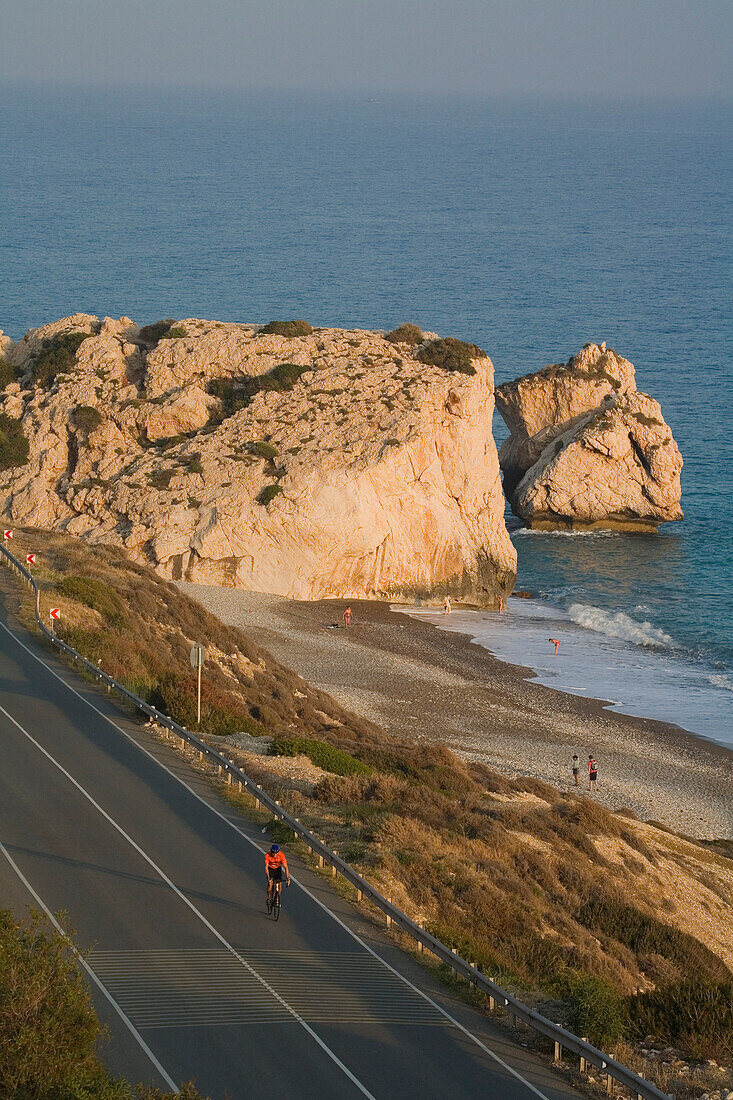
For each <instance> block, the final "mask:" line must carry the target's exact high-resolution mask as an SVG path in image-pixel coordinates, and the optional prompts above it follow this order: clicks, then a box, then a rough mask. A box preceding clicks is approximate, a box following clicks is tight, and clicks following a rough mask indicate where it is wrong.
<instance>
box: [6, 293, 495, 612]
mask: <svg viewBox="0 0 733 1100" xmlns="http://www.w3.org/2000/svg"><path fill="white" fill-rule="evenodd" d="M155 335H156V334H154V335H152V336H151V334H150V332H146V330H142V332H141V330H139V329H138V327H137V325H135V324H134V323H133V322H131V321H130V320H129V319H127V318H121V319H120V320H119V321H113V320H111V319H109V318H107V319H105V320H104V322H102V323H100V322H99V321H98V320H97V318H95V317H90V316H88V315H85V314H77V315H75V316H74V317H70V318H66V319H64V320H62V321H58V322H55V323H54V324H52V325H47V326H44V327H43V328H41V329H38V330H35V331H33V332H31V333H29V334H27V335H26V337H24V338H23V340H22V341H20V342H19V343H17V344H15V345H13V346H10V347H6V350H5V356H6V358H7V360H8V361H9V362H10V363H11V364H12V365H13V366H14V367H15V369H16V372H17V373H19V374H20V378H19V381H18V382H11V383H10V384H9V385H8V386H7V387H6V389H5V390H4V391H3V393H2V395H1V396H2V405H1V408H2V411H3V412H4V414H5V415H6V416H7V417H9V418H12V419H15V420H17V421H19V422H20V424H21V426H22V431H23V433H24V434H25V436H26V437H27V439H28V442H29V448H30V453H29V456H28V462H27V463H26V464H24V465H22V466H16V467H14V468H9V469H5V470H2V471H0V498H1V499H3V501H4V508H5V514H6V515H7V516H8V517H12V518H13V519H14V520H16V521H18V522H20V523H23V524H27V525H35V526H39V527H49V528H57V529H60V530H65V531H67V532H69V533H70V534H74V535H77V536H81V537H84V538H88V539H90V540H92V541H95V542H107V543H113V544H116V545H120V546H123V547H124V548H125V549H126V550H127V551H128V553H130V554H131V555H132V556H133V558H135V559H136V560H140V561H145V562H148V563H150V564H152V565H153V566H154V567H155V568H156V570H157V571H158V572H159V573H160V574H161V575H162V576H165V577H169V578H179V577H186V578H188V579H190V580H193V581H197V582H199V583H204V584H223V585H230V586H236V587H241V588H247V589H250V590H253V591H266V592H274V593H278V594H281V595H285V596H291V597H295V598H299V599H318V598H322V597H327V596H332V597H333V596H339V597H348V598H358V597H364V598H370V597H371V598H374V597H376V598H389V599H392V598H394V599H399V598H409V597H412V596H415V595H420V596H422V597H425V598H430V597H431V596H432V597H434V598H440V599H442V596H443V594H444V593H445V592H451V593H453V594H454V595H455V596H457V597H461V598H464V599H467V600H472V601H475V602H477V603H480V604H491V603H493V602H494V600H495V599H496V596H497V594H498V593H499V592H503V593H507V592H508V591H510V590H511V587H512V585H513V583H514V578H515V572H516V556H515V553H514V549H513V547H512V545H511V542H510V540H509V537H508V535H507V532H506V528H505V526H504V520H503V508H504V500H503V494H502V489H501V482H500V477H499V465H498V459H497V454H496V448H495V445H494V441H493V437H492V434H491V415H492V411H493V367H492V365H491V362H490V360H489V359H487V358H476V359H474V360H473V362H472V366H473V369H474V371H475V373H473V374H466V373H457V372H449V371H446V370H444V369H442V368H441V367H437V366H430V365H427V364H425V363H423V362H420V361H419V360H418V359H417V358H416V357H415V356H416V353H418V352H419V346H411V345H407V344H394V343H390V342H389V341H387V340H386V339H385V338H384V337H383V336H381V335H379V334H377V333H372V332H364V331H343V330H336V329H318V330H315V331H313V332H312V333H310V334H308V335H304V336H299V337H284V336H279V335H265V334H262V335H260V334H258V326H255V325H238V324H220V323H215V322H212V321H202V320H196V319H187V320H184V321H179V322H176V324H175V326H174V327H172V328H171V329H170V331H169V332H168V333H165V334H164V335H163V338H160V339H158V340H157V343H156V342H155ZM59 349H61V350H60V351H59ZM57 353H58V354H57ZM54 355H55V356H56V358H54ZM49 356H50V360H51V361H50V363H49ZM59 363H60V365H61V367H62V369H61V370H59V369H58V366H59Z"/></svg>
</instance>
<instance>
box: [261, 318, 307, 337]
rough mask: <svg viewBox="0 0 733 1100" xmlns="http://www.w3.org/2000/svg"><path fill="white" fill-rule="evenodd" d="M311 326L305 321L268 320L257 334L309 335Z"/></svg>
mask: <svg viewBox="0 0 733 1100" xmlns="http://www.w3.org/2000/svg"><path fill="white" fill-rule="evenodd" d="M312 332H313V328H312V326H311V325H309V324H308V322H307V321H302V320H300V321H270V322H269V324H267V325H264V327H263V328H261V329H260V331H259V332H258V333H257V335H258V336H310V334H311V333H312Z"/></svg>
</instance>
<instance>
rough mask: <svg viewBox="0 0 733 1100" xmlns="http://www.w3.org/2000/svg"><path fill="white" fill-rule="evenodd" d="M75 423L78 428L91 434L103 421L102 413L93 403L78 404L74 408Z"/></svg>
mask: <svg viewBox="0 0 733 1100" xmlns="http://www.w3.org/2000/svg"><path fill="white" fill-rule="evenodd" d="M74 423H75V424H76V426H77V428H79V429H80V430H81V431H83V432H86V433H87V435H89V433H90V432H93V431H94V429H95V428H98V427H99V425H100V424H101V423H102V414H101V412H100V411H99V409H95V408H94V407H93V406H92V405H77V406H76V408H75V409H74Z"/></svg>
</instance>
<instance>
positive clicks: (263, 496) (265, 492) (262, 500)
mask: <svg viewBox="0 0 733 1100" xmlns="http://www.w3.org/2000/svg"><path fill="white" fill-rule="evenodd" d="M282 491H283V487H282V485H277V484H274V483H273V484H272V485H265V486H264V488H262V489H260V491H259V493H258V494H257V503H258V504H261V505H262V506H263V508H266V507H267V505H268V504H269V503H270V502H271V501H273V500H274V499H275V497H276V496H278V495H279V494H280V493H281V492H282Z"/></svg>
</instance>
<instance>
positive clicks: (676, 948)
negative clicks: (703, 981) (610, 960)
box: [577, 895, 730, 981]
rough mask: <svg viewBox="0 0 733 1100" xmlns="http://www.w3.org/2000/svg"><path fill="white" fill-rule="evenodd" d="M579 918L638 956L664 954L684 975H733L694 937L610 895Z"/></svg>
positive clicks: (722, 978) (596, 900) (721, 978)
mask: <svg viewBox="0 0 733 1100" xmlns="http://www.w3.org/2000/svg"><path fill="white" fill-rule="evenodd" d="M577 920H578V921H579V922H580V923H581V924H583V925H585V927H586V928H590V929H592V930H593V931H594V932H596V933H601V934H604V935H606V936H611V937H613V939H615V940H617V941H618V942H619V943H622V944H623V945H624V946H625V947H628V948H629V950H631V951H633V952H634V954H635V955H639V956H642V957H645V956H650V955H661V956H662V958H663V959H668V960H669V961H670V962H671V963H673V964H674V965H675V966H676V967H677V968H678V970H679V971H680V973H681V975H687V976H693V975H694V977H696V978H708V979H712V980H718V981H725V980H726V979H727V978H730V971H729V970H728V967H727V966H726V965H725V963H724V962H723V961H722V959H719V958H718V956H717V955H715V954H714V953H713V952H712V951H711V950H710V948H709V947H706V946H705V945H704V944H703V943H700V941H699V940H697V939H695V937H694V936H691V935H690V934H689V933H688V932H682V931H680V929H679V928H673V927H672V926H671V925H669V924H664V922H663V921H660V920H657V918H656V917H651V916H648V915H647V914H646V913H642V912H641V910H639V909H636V908H635V907H634V906H632V905H627V904H626V903H625V902H624V901H622V900H619V899H617V898H615V897H612V896H610V895H601V896H598V897H594V898H593V899H592V900H590V901H587V902H586V903H585V904H584V905H582V906H581V908H580V909H579V910H578V913H577Z"/></svg>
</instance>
